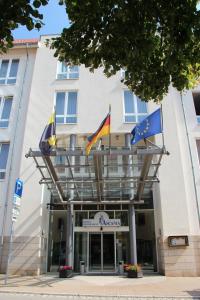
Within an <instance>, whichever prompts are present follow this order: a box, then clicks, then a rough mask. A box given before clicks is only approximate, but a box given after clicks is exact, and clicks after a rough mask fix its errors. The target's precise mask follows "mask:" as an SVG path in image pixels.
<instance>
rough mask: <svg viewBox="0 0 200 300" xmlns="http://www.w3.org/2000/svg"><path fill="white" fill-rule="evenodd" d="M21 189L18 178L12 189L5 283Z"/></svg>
mask: <svg viewBox="0 0 200 300" xmlns="http://www.w3.org/2000/svg"><path fill="white" fill-rule="evenodd" d="M22 191H23V181H22V180H20V179H19V178H18V179H17V180H16V183H15V191H14V196H13V201H12V222H11V229H10V240H9V250H8V260H7V267H6V275H5V284H7V281H8V268H9V264H10V260H11V252H12V242H13V231H14V230H13V229H14V222H16V221H17V217H18V216H19V213H20V205H21V196H22Z"/></svg>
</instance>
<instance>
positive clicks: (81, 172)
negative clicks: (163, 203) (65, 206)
mask: <svg viewBox="0 0 200 300" xmlns="http://www.w3.org/2000/svg"><path fill="white" fill-rule="evenodd" d="M163 154H167V152H166V150H165V148H159V147H157V146H155V145H148V146H141V147H132V148H126V147H120V148H119V147H116V148H111V149H105V148H104V149H103V150H102V149H101V150H93V151H91V153H90V155H89V156H87V155H86V154H85V150H83V149H81V148H75V149H74V150H70V149H64V148H56V149H55V150H53V151H52V152H51V155H50V156H43V155H42V154H41V152H40V151H38V150H32V149H30V150H29V153H28V154H27V155H26V157H32V158H33V159H34V161H35V163H36V167H37V168H38V169H39V171H40V173H41V177H42V178H41V180H40V184H46V185H47V188H48V189H49V190H50V192H51V195H52V198H53V199H54V203H68V202H69V201H70V203H129V202H130V201H133V203H134V202H135V203H138V202H141V203H143V202H144V201H145V199H150V198H151V197H152V186H153V183H155V182H158V181H159V180H158V178H157V171H158V168H159V166H160V163H161V159H162V156H163Z"/></svg>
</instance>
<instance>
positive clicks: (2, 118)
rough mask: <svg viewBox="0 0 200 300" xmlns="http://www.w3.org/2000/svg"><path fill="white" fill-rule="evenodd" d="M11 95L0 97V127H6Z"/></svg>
mask: <svg viewBox="0 0 200 300" xmlns="http://www.w3.org/2000/svg"><path fill="white" fill-rule="evenodd" d="M12 100H13V97H0V128H7V127H8V123H9V117H10V112H11V107H12Z"/></svg>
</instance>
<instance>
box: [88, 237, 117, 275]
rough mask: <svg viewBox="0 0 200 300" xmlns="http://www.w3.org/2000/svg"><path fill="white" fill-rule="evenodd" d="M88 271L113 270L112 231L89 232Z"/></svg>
mask: <svg viewBox="0 0 200 300" xmlns="http://www.w3.org/2000/svg"><path fill="white" fill-rule="evenodd" d="M88 252H89V272H114V271H115V261H116V258H115V236H114V233H107V232H106V233H104V232H100V233H89V251H88Z"/></svg>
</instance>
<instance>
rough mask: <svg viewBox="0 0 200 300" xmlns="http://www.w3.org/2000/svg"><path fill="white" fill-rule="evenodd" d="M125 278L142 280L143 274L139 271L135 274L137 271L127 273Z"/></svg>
mask: <svg viewBox="0 0 200 300" xmlns="http://www.w3.org/2000/svg"><path fill="white" fill-rule="evenodd" d="M127 277H128V278H142V277H143V273H142V272H141V271H140V272H137V271H132V270H130V271H127Z"/></svg>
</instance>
